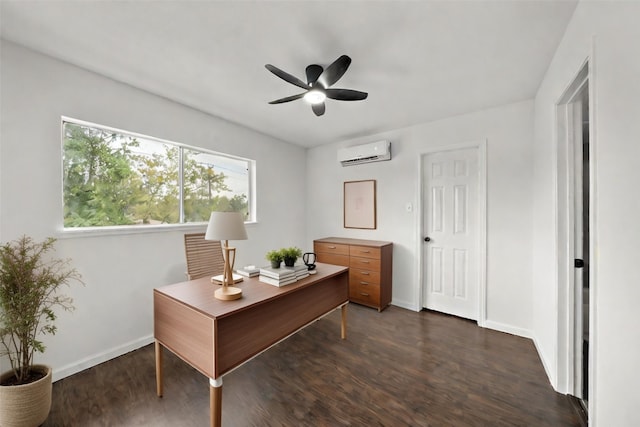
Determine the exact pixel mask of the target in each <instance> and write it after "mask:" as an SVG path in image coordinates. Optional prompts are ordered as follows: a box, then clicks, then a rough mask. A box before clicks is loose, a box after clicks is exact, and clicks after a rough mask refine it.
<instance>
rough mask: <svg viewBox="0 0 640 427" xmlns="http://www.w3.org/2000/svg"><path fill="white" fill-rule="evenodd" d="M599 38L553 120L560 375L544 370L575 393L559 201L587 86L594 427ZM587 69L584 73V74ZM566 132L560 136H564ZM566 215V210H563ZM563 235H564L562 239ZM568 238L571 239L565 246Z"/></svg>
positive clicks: (569, 274) (567, 234)
mask: <svg viewBox="0 0 640 427" xmlns="http://www.w3.org/2000/svg"><path fill="white" fill-rule="evenodd" d="M594 53H595V37H594V38H592V40H591V46H590V52H589V55H588V56H587V57H586V58H585V59H584V61H583V62H582V64H580V67H579V68H578V72H577V73H576V74H575V75H574V76H573V78H572V79H571V80H570V82H569V83H568V85H567V87H566V89H565V90H564V91H563V93H562V95H561V96H560V97H559V98H558V100H557V101H556V103H555V106H556V114H555V116H554V123H553V125H554V127H553V129H554V135H553V137H554V150H553V151H552V152H553V157H554V165H553V170H554V173H555V176H554V178H555V182H554V184H555V185H554V190H555V194H554V199H553V200H554V203H555V204H556V206H555V221H556V223H555V229H554V233H555V247H554V250H555V257H554V259H555V260H556V262H555V263H554V268H555V276H554V277H555V278H556V292H555V295H554V297H555V298H556V307H557V310H558V311H557V316H558V317H557V331H556V332H557V335H556V339H557V341H556V351H555V352H554V356H555V358H556V360H555V362H556V372H555V375H549V374H550V373H549V371H548V369H547V366H546V363H544V362H545V361H544V360H543V365H544V366H545V369H547V375H549V378H550V379H551V381H552V386H553V387H554V389H555V390H556V391H558V392H560V393H568V394H575V393H576V391H575V385H576V384H575V381H574V379H575V361H574V356H575V334H576V330H575V318H574V313H575V307H574V301H575V292H576V290H575V289H574V286H573V284H574V279H573V267H572V265H571V264H572V261H573V259H572V254H573V252H572V251H573V245H574V243H573V239H574V230H573V225H572V221H573V219H572V216H571V215H572V212H573V206H572V205H573V203H572V199H571V197H572V195H571V194H568V198H569V200H566V201H563V200H560V198H559V190H560V185H563V186H567V189H568V190H569V191H572V187H573V179H574V176H573V172H572V171H573V166H572V165H573V154H572V151H573V143H572V142H571V141H568V138H569V137H570V135H568V134H567V133H568V130H567V129H565V128H564V127H563V122H565V123H566V121H567V120H568V119H567V117H566V114H568V113H569V112H570V111H569V110H570V108H569V105H568V104H569V103H570V102H571V101H572V100H573V99H574V98H575V96H576V94H577V93H578V92H579V91H580V90H581V89H582V88H583V87H584V85H585V84H588V97H589V145H590V149H589V163H590V172H589V259H590V265H589V294H590V295H589V298H590V301H589V378H588V381H589V390H588V393H589V399H588V402H589V408H588V412H589V423H590V425H594V420H595V405H594V402H595V397H596V378H597V375H596V368H597V363H596V357H597V342H596V340H597V337H596V335H597V334H596V328H595V325H596V315H597V310H596V307H595V306H596V301H597V289H598V286H597V283H596V268H597V257H596V252H595V249H596V247H597V236H598V232H597V220H596V214H597V211H596V205H597V203H596V197H597V196H596V188H597V185H596V175H597V174H596V165H597V161H596V140H597V138H596V114H595V108H596V106H597V102H596V91H595V70H594V68H595V61H594ZM585 70H586V72H585ZM561 113H564V114H565V117H564V119H563V120H562V121H560V120H559V118H560V114H561ZM561 133H562V134H561ZM561 149H563V150H566V151H567V158H566V162H565V164H563V165H560V164H559V162H558V155H559V151H560V150H561ZM561 210H562V211H561ZM563 216H564V217H566V220H565V227H567V229H566V230H561V229H560V227H559V224H560V223H559V221H560V218H562V217H563ZM561 233H562V235H561ZM565 239H568V240H567V241H565ZM562 247H565V249H566V253H565V254H564V255H565V256H566V259H562V260H561V259H560V254H561V252H560V248H562Z"/></svg>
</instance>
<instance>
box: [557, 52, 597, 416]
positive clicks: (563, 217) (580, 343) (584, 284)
mask: <svg viewBox="0 0 640 427" xmlns="http://www.w3.org/2000/svg"><path fill="white" fill-rule="evenodd" d="M557 111H558V273H559V276H558V291H559V292H558V295H559V302H560V303H562V305H560V304H559V308H560V307H566V310H565V311H564V312H563V311H560V312H559V318H558V320H559V328H558V330H559V334H558V338H559V345H558V351H559V353H560V354H559V356H561V357H563V356H566V357H563V359H560V360H565V361H566V366H562V365H561V366H559V371H560V374H562V373H563V371H564V372H565V373H566V375H564V376H563V377H564V381H565V382H566V383H565V384H564V386H565V388H566V390H567V392H568V393H569V394H571V395H573V396H575V397H577V398H578V399H580V401H581V402H582V406H583V409H584V411H585V412H588V407H589V389H590V381H589V380H590V378H591V375H590V368H589V367H590V359H591V357H590V353H589V344H590V336H591V333H590V327H589V324H590V313H591V310H592V308H591V306H590V300H591V298H590V296H591V288H592V285H593V284H592V283H590V268H589V266H590V261H591V259H592V256H591V254H592V253H593V245H592V239H591V233H590V225H591V215H590V204H591V189H592V188H593V181H592V176H593V173H592V172H593V158H592V155H591V148H590V147H591V145H590V118H589V116H590V111H589V67H588V63H587V64H585V65H584V66H583V68H582V69H581V70H580V72H579V73H578V74H577V76H576V78H575V79H574V81H573V82H572V83H571V84H570V86H569V88H568V89H567V90H566V91H565V93H564V94H563V96H562V97H561V99H560V101H559V102H558V110H557ZM563 314H564V315H563ZM562 323H564V324H565V325H567V326H566V327H563V326H562V325H561V324H562ZM561 379H563V378H562V377H561ZM559 387H562V384H559Z"/></svg>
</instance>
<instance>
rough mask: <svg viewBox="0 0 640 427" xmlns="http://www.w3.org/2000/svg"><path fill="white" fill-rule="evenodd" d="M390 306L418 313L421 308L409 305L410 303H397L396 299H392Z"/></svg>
mask: <svg viewBox="0 0 640 427" xmlns="http://www.w3.org/2000/svg"><path fill="white" fill-rule="evenodd" d="M391 305H394V306H396V307H400V308H404V309H405V310H411V311H420V310H422V308H416V305H415V304H413V303H411V302H410V301H398V300H397V299H393V300H392V301H391Z"/></svg>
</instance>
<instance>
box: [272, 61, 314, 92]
mask: <svg viewBox="0 0 640 427" xmlns="http://www.w3.org/2000/svg"><path fill="white" fill-rule="evenodd" d="M265 68H266V69H267V70H269V71H271V72H272V73H273V74H275V75H276V76H278V77H280V78H281V79H282V80H284V81H285V82H287V83H291V84H292V85H296V86H298V87H301V88H302V89H309V85H308V84H306V83H305V82H303V81H302V80H300V79H299V78H297V77H294V76H292V75H291V74H289V73H287V72H285V71H282V70H281V69H280V68H278V67H274V66H273V65H271V64H266V65H265Z"/></svg>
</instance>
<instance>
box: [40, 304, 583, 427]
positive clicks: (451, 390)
mask: <svg viewBox="0 0 640 427" xmlns="http://www.w3.org/2000/svg"><path fill="white" fill-rule="evenodd" d="M164 371H165V381H164V397H163V398H158V397H156V395H155V362H154V350H153V346H152V345H149V346H146V347H143V348H141V349H139V350H136V351H134V352H131V353H129V354H126V355H124V356H121V357H118V358H116V359H114V360H111V361H109V362H106V363H103V364H101V365H98V366H95V367H93V368H90V369H88V370H86V371H83V372H81V373H78V374H76V375H73V376H71V377H68V378H65V379H63V380H60V381H57V382H56V383H54V385H53V393H54V398H53V406H52V410H51V414H50V416H49V419H48V420H47V422H46V423H45V424H44V426H83V427H85V426H206V425H208V423H209V383H208V379H207V378H205V377H204V376H203V375H201V374H200V373H198V372H197V371H195V370H194V369H192V368H190V367H189V366H188V365H187V364H185V363H184V362H182V361H181V360H180V359H178V358H177V357H176V356H174V355H173V354H171V353H170V352H169V351H165V369H164ZM222 402H223V403H222V407H223V412H222V422H223V425H224V426H225V427H235V426H239V427H242V426H394V427H395V426H579V425H580V419H579V417H578V416H577V414H576V413H575V411H574V410H573V408H572V406H571V403H570V402H569V399H568V397H567V396H564V395H560V394H557V393H555V392H554V391H553V389H552V388H551V385H550V384H549V381H548V380H547V377H546V375H545V373H544V369H543V367H542V364H541V362H540V360H539V358H538V355H537V353H536V351H535V349H534V346H533V343H532V342H531V341H530V340H528V339H524V338H520V337H515V336H512V335H508V334H504V333H500V332H496V331H491V330H487V329H482V328H479V327H477V326H476V324H475V323H473V322H470V321H467V320H462V319H458V318H456V317H451V316H447V315H443V314H438V313H433V312H420V313H415V312H411V311H408V310H404V309H401V308H397V307H393V306H391V307H389V308H388V309H386V310H385V311H383V312H382V313H378V312H377V311H376V310H372V309H370V308H365V307H361V306H358V305H356V304H350V305H349V314H348V337H347V340H346V341H342V340H340V315H339V312H334V313H332V314H330V315H329V316H327V317H325V318H323V319H321V320H319V321H317V322H315V323H314V324H312V325H310V326H309V327H307V328H306V329H304V330H302V331H300V332H299V333H297V334H296V335H294V336H292V337H290V338H288V339H287V340H285V341H284V342H282V343H280V344H278V345H277V346H275V347H273V348H272V349H270V350H268V351H266V352H265V353H263V354H261V355H260V356H258V357H257V358H255V359H253V360H251V361H250V362H248V363H247V364H245V365H243V366H241V367H240V368H239V369H237V370H235V371H233V372H231V373H230V374H228V375H226V376H225V377H224V386H223V398H222Z"/></svg>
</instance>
